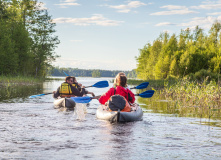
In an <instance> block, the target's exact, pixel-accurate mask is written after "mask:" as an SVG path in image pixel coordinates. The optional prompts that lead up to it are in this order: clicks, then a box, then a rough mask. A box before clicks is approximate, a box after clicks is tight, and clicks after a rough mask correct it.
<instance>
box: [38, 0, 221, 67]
mask: <svg viewBox="0 0 221 160" xmlns="http://www.w3.org/2000/svg"><path fill="white" fill-rule="evenodd" d="M39 2H43V6H42V7H45V8H47V9H48V11H49V14H50V15H52V19H53V20H54V22H56V24H57V25H56V28H55V29H56V31H57V32H56V35H58V37H59V39H60V41H61V43H60V44H59V45H58V48H57V49H56V53H57V54H58V55H60V56H61V57H60V58H58V59H57V60H56V62H54V63H53V65H55V66H59V67H72V68H79V69H104V70H132V69H135V68H136V59H135V57H136V56H139V49H142V48H143V47H144V45H146V44H147V43H151V42H153V41H154V40H156V38H158V37H159V35H160V33H162V32H165V31H167V32H169V34H170V35H172V34H173V33H175V34H177V35H178V34H179V33H180V30H181V29H186V28H187V27H189V28H191V29H192V28H194V27H195V26H196V25H199V26H200V27H201V28H203V29H204V30H205V33H208V29H209V28H210V27H211V25H212V24H213V23H214V21H215V20H221V0H137V1H135V0H128V1H127V0H126V1H125V0H40V1H39Z"/></svg>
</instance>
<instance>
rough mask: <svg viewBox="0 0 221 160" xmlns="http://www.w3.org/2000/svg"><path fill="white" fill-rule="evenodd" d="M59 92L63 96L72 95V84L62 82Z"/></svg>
mask: <svg viewBox="0 0 221 160" xmlns="http://www.w3.org/2000/svg"><path fill="white" fill-rule="evenodd" d="M59 93H60V96H61V97H66V96H68V95H71V94H72V90H71V86H70V84H68V83H67V82H64V83H62V84H61V86H60V90H59Z"/></svg>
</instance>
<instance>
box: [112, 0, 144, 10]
mask: <svg viewBox="0 0 221 160" xmlns="http://www.w3.org/2000/svg"><path fill="white" fill-rule="evenodd" d="M145 5H147V4H145V3H142V2H140V1H131V2H128V4H121V5H108V7H109V8H114V9H117V10H118V12H122V13H128V12H130V11H131V9H132V8H138V7H141V6H145Z"/></svg>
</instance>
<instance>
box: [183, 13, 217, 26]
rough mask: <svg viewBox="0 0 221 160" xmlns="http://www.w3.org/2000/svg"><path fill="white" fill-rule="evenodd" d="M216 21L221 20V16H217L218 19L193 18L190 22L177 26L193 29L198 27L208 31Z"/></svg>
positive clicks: (210, 17) (209, 17)
mask: <svg viewBox="0 0 221 160" xmlns="http://www.w3.org/2000/svg"><path fill="white" fill-rule="evenodd" d="M216 20H221V16H219V17H218V18H217V17H212V16H208V17H195V18H192V20H191V21H190V22H187V23H181V24H180V25H179V26H185V27H189V28H193V27H195V26H197V25H198V26H200V27H201V28H206V29H209V28H211V26H212V24H213V23H214V22H215V21H216Z"/></svg>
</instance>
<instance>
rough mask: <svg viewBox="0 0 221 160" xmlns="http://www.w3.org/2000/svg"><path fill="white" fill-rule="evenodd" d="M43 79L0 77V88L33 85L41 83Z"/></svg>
mask: <svg viewBox="0 0 221 160" xmlns="http://www.w3.org/2000/svg"><path fill="white" fill-rule="evenodd" d="M43 81H44V79H39V78H35V77H24V76H0V87H9V86H14V85H34V84H36V83H42V82H43Z"/></svg>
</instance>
